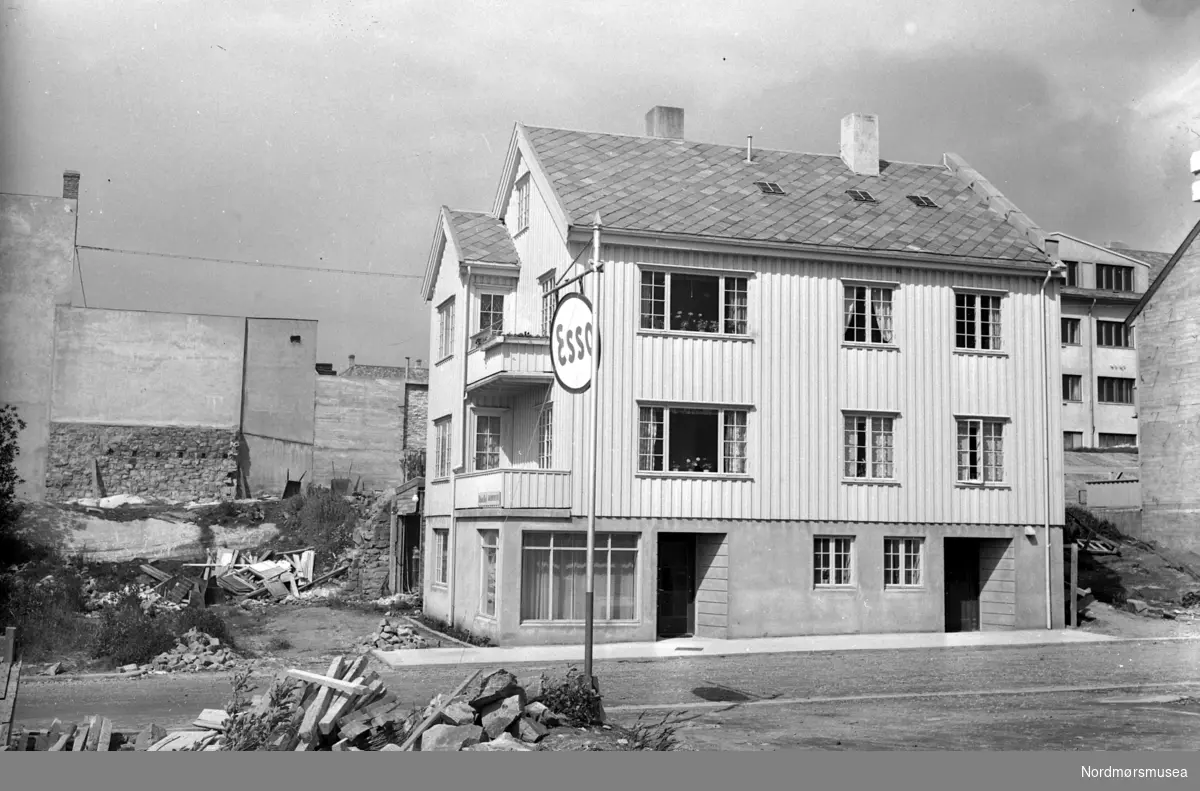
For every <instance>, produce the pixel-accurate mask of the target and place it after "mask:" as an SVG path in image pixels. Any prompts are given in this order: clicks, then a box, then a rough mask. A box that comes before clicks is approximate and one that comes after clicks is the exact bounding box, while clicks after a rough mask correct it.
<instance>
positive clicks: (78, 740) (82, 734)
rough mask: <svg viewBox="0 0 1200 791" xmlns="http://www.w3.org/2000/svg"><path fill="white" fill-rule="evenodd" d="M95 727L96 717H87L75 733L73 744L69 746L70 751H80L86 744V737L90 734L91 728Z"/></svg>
mask: <svg viewBox="0 0 1200 791" xmlns="http://www.w3.org/2000/svg"><path fill="white" fill-rule="evenodd" d="M95 727H96V718H95V717H94V716H93V717H88V721H87V723H85V724H84V725H83V726H81V727H80V728H79V730H78V731H77V732H76V733H75V744H74V746H73V747H72V748H71V751H72V752H76V753H81V752H83V751H84V748H85V747H86V746H87V740H88V737H89V736H90V735H91V732H92V729H93V728H95Z"/></svg>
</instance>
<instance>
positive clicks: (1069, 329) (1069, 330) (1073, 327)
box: [1059, 319, 1079, 346]
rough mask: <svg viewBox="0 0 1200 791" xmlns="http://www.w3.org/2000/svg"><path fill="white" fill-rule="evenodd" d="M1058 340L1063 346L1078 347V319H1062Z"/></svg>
mask: <svg viewBox="0 0 1200 791" xmlns="http://www.w3.org/2000/svg"><path fill="white" fill-rule="evenodd" d="M1059 340H1060V341H1061V342H1062V344H1063V345H1064V346H1078V345H1079V319H1062V324H1061V325H1060V327H1059Z"/></svg>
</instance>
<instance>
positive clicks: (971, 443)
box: [958, 419, 1004, 483]
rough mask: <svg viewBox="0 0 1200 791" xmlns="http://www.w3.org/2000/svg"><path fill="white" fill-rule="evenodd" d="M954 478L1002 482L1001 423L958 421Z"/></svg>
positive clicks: (970, 481)
mask: <svg viewBox="0 0 1200 791" xmlns="http://www.w3.org/2000/svg"><path fill="white" fill-rule="evenodd" d="M958 480H959V481H960V482H961V483H1002V482H1003V481H1004V424H1003V423H1002V422H1000V421H998V420H971V419H967V420H959V421H958Z"/></svg>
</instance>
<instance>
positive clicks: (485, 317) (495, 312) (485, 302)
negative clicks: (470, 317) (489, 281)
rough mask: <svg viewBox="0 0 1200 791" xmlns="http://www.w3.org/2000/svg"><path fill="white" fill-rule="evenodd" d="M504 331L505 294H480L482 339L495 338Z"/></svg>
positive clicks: (480, 332) (480, 330)
mask: <svg viewBox="0 0 1200 791" xmlns="http://www.w3.org/2000/svg"><path fill="white" fill-rule="evenodd" d="M503 331H504V295H503V294H480V295H479V333H478V334H479V335H480V336H482V338H481V340H486V339H488V338H493V337H495V336H497V335H499V334H500V333H502V332H503Z"/></svg>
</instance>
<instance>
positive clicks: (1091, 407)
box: [1088, 299, 1100, 448]
mask: <svg viewBox="0 0 1200 791" xmlns="http://www.w3.org/2000/svg"><path fill="white" fill-rule="evenodd" d="M1095 310H1096V300H1095V299H1093V300H1092V304H1091V305H1088V391H1089V392H1090V393H1091V394H1092V397H1091V398H1089V399H1088V412H1089V413H1090V419H1091V428H1089V429H1088V442H1090V443H1092V444H1091V447H1093V448H1095V447H1099V445H1100V438H1099V437H1097V436H1096V386H1097V384H1098V383H1097V381H1096V322H1095V321H1094V320H1093V317H1092V313H1093V312H1094V311H1095Z"/></svg>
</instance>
